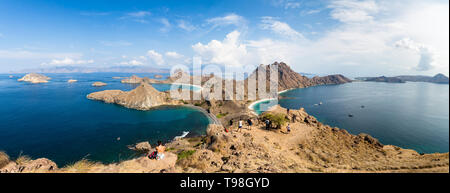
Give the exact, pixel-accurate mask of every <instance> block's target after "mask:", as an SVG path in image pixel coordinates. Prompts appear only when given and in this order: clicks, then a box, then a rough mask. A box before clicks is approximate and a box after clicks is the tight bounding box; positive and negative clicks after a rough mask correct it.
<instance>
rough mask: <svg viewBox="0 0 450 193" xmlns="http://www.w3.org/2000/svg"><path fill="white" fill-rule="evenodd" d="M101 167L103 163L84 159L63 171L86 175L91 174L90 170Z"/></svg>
mask: <svg viewBox="0 0 450 193" xmlns="http://www.w3.org/2000/svg"><path fill="white" fill-rule="evenodd" d="M100 165H101V163H98V162H94V161H90V160H88V159H82V160H80V161H77V162H75V163H73V164H71V165H67V166H66V167H64V168H62V171H64V172H75V173H84V172H89V170H91V169H92V168H94V167H97V166H100Z"/></svg>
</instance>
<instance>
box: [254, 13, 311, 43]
mask: <svg viewBox="0 0 450 193" xmlns="http://www.w3.org/2000/svg"><path fill="white" fill-rule="evenodd" d="M261 22H262V24H261V27H262V28H263V29H266V30H271V31H273V32H275V33H277V34H279V35H282V36H287V37H289V38H292V39H304V37H303V35H302V34H301V33H300V32H297V31H295V30H294V29H292V28H291V26H289V25H288V24H287V23H284V22H280V21H278V20H276V19H275V18H273V17H263V18H262V20H261Z"/></svg>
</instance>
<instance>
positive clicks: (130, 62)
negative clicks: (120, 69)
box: [119, 60, 144, 66]
mask: <svg viewBox="0 0 450 193" xmlns="http://www.w3.org/2000/svg"><path fill="white" fill-rule="evenodd" d="M119 64H120V65H124V66H141V65H143V64H144V63H143V62H141V61H138V60H130V61H126V62H121V63H119Z"/></svg>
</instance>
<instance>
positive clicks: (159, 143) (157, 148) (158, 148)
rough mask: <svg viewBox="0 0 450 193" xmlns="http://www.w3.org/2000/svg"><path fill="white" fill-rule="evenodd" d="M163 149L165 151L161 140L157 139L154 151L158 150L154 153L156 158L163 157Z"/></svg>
mask: <svg viewBox="0 0 450 193" xmlns="http://www.w3.org/2000/svg"><path fill="white" fill-rule="evenodd" d="M165 151H166V147H165V146H164V145H163V144H162V142H161V141H158V146H157V147H156V152H158V154H157V155H156V159H157V160H162V159H164V152H165Z"/></svg>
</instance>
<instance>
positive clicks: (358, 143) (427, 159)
mask: <svg viewBox="0 0 450 193" xmlns="http://www.w3.org/2000/svg"><path fill="white" fill-rule="evenodd" d="M266 114H273V115H281V116H282V117H283V119H285V120H286V122H285V123H284V124H283V125H282V127H281V128H280V129H274V128H271V129H269V130H267V129H266V128H265V125H264V115H260V116H253V117H251V119H252V120H253V123H254V125H253V126H252V127H250V128H248V126H246V125H245V126H244V129H242V131H236V130H235V129H236V128H237V127H234V126H233V127H227V129H228V131H227V130H225V128H224V127H223V126H222V125H217V124H211V125H209V127H208V129H207V133H206V135H205V136H200V137H194V138H183V139H179V140H175V141H172V142H170V143H168V144H166V146H167V151H168V153H167V154H166V158H165V159H164V160H161V161H157V160H150V159H148V158H147V157H138V158H135V159H131V160H127V161H123V162H120V163H113V164H102V163H95V162H89V161H87V160H81V161H80V162H77V163H75V164H72V165H68V166H63V167H61V168H59V167H57V166H56V164H54V163H53V162H51V161H50V160H47V159H42V158H41V159H37V160H36V161H32V160H29V161H28V162H25V163H24V162H23V161H22V162H18V161H13V160H9V158H8V157H7V156H5V155H4V158H3V159H2V156H1V153H0V160H1V161H2V162H0V172H88V173H99V172H100V173H108V172H128V173H130V172H131V173H141V172H154V173H160V172H173V173H178V172H183V173H200V172H206V173H216V172H219V173H254V172H261V173H284V172H290V173H291V172H295V173H311V172H314V173H318V172H331V173H342V172H346V173H348V172H356V173H385V172H402V173H404V172H420V173H424V172H426V173H428V172H442V173H448V172H449V154H448V153H433V154H419V153H417V152H416V151H414V150H409V149H402V148H400V147H396V146H392V145H384V144H382V143H380V142H379V141H378V140H377V139H375V138H373V137H371V136H369V135H367V134H359V135H352V134H350V133H348V132H347V131H346V130H344V129H339V128H333V127H330V126H328V125H324V124H322V123H320V122H319V121H317V119H316V118H315V117H313V116H311V115H308V113H306V112H305V110H304V109H303V108H302V109H298V110H294V109H290V112H289V114H288V113H287V110H286V109H284V108H281V107H280V106H275V107H273V108H271V109H270V110H269V111H268V112H266ZM288 123H289V124H290V126H291V132H287V130H286V125H287V124H288ZM148 148H151V147H150V145H148V147H147V148H145V150H146V151H148ZM150 151H152V150H150ZM2 166H3V167H2Z"/></svg>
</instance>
